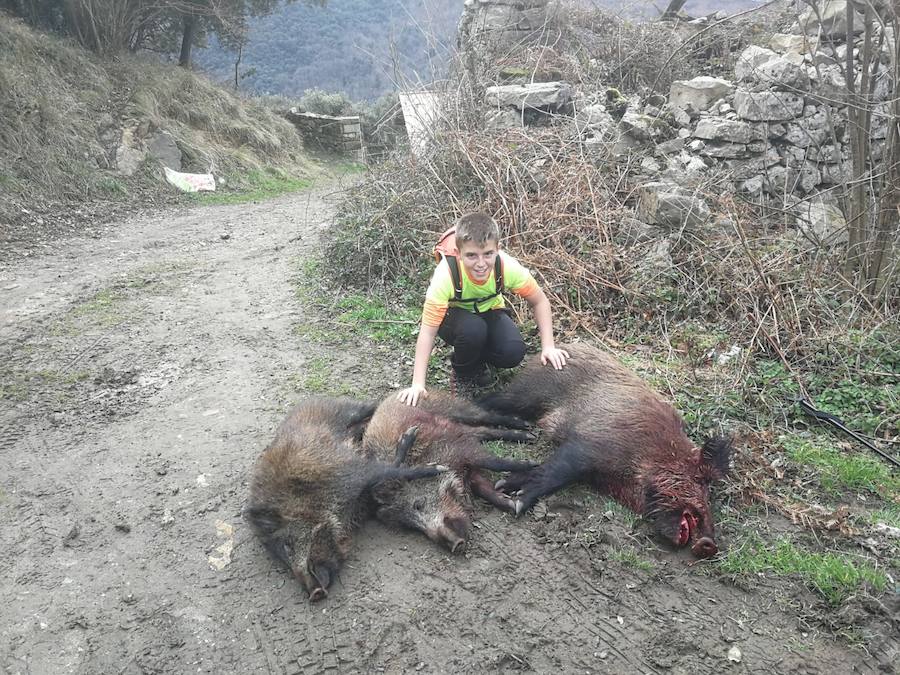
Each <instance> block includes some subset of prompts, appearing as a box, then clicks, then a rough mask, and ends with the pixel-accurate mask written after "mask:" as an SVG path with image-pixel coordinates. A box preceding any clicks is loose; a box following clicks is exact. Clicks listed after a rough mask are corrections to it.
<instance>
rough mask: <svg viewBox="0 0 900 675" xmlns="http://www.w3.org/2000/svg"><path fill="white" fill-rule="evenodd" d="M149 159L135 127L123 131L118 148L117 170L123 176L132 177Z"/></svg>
mask: <svg viewBox="0 0 900 675" xmlns="http://www.w3.org/2000/svg"><path fill="white" fill-rule="evenodd" d="M146 158H147V150H146V149H145V148H144V147H143V143H142V142H141V140H140V138H139V137H138V134H137V130H136V129H135V128H134V127H126V128H125V129H123V130H122V139H121V141H120V142H119V147H118V148H116V157H115V159H116V170H117V171H118V172H119V173H120V174H122V175H123V176H131V175H133V174H134V172H135V171H137V170H138V167H140V165H141V163H142V162H143V161H144V160H145V159H146Z"/></svg>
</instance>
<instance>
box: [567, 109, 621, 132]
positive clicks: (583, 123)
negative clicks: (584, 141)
mask: <svg viewBox="0 0 900 675" xmlns="http://www.w3.org/2000/svg"><path fill="white" fill-rule="evenodd" d="M615 124H616V122H615V120H614V119H613V118H612V115H610V114H609V113H608V112H606V107H605V106H603V105H601V104H599V103H596V104H594V105H589V106H587V107H584V108H580V109H579V110H577V111H576V112H575V125H576V126H577V127H578V131H579V132H582V133H583V132H584V131H585V130H587V129H608V128H610V127H614V126H615Z"/></svg>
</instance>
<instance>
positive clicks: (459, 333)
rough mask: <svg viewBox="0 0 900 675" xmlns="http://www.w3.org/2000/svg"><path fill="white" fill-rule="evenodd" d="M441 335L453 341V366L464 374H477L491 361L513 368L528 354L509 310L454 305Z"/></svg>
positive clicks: (469, 375)
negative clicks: (476, 309)
mask: <svg viewBox="0 0 900 675" xmlns="http://www.w3.org/2000/svg"><path fill="white" fill-rule="evenodd" d="M438 335H440V336H441V338H443V339H444V341H445V342H447V343H448V344H451V345H453V358H452V363H453V369H454V370H455V371H456V373H457V374H458V375H460V376H461V377H475V376H477V375H479V374H481V372H482V371H483V370H484V364H485V363H490V364H491V365H493V366H496V367H497V368H513V367H515V366H517V365H519V364H520V363H522V359H523V358H525V342H524V341H523V340H522V334H521V333H519V329H518V328H517V327H516V324H515V322H514V321H513V320H512V319H511V318H510V316H509V314H507V313H506V311H505V310H502V309H492V310H490V311H487V312H482V313H481V314H475V313H473V312H467V311H466V310H464V309H460V308H459V307H450V308H449V309H448V310H447V314H446V315H444V320H443V321H442V322H441V326H440V328H438Z"/></svg>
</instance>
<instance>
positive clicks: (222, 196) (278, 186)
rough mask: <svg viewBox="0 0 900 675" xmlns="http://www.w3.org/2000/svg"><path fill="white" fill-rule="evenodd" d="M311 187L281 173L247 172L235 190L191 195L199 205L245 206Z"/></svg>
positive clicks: (305, 180)
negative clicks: (248, 203)
mask: <svg viewBox="0 0 900 675" xmlns="http://www.w3.org/2000/svg"><path fill="white" fill-rule="evenodd" d="M310 185H312V181H310V180H308V179H305V178H296V177H294V176H289V175H287V174H285V173H284V172H282V171H278V170H275V169H268V170H265V171H259V170H254V171H248V172H247V173H246V174H245V175H244V176H243V177H242V178H241V179H240V181H239V182H238V185H237V186H236V189H234V190H226V191H222V192H198V193H196V194H194V195H192V198H193V199H194V201H196V202H197V203H199V204H204V205H212V204H245V203H247V202H257V201H263V200H266V199H272V198H273V197H278V196H279V195H283V194H287V193H289V192H298V191H299V190H303V189H305V188H308V187H309V186H310Z"/></svg>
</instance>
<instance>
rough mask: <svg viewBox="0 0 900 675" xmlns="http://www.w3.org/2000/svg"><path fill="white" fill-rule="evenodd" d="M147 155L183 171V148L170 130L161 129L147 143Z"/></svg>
mask: <svg viewBox="0 0 900 675" xmlns="http://www.w3.org/2000/svg"><path fill="white" fill-rule="evenodd" d="M147 155H149V156H150V157H152V158H153V159H155V160H157V161H158V162H159V163H160V164H162V165H163V166H167V167H169V168H170V169H173V170H175V171H181V149H180V148H179V147H178V144H177V143H176V142H175V138H174V137H173V136H172V134H170V133H169V132H168V131H160V132H159V133H157V134H155V135H154V136H152V137H151V138H150V140H149V142H148V143H147Z"/></svg>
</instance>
